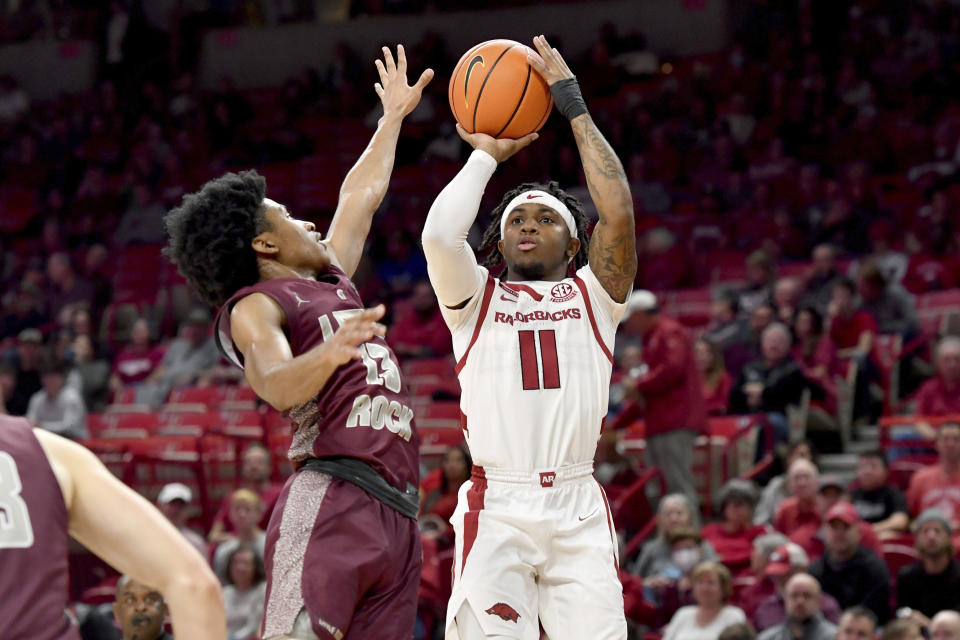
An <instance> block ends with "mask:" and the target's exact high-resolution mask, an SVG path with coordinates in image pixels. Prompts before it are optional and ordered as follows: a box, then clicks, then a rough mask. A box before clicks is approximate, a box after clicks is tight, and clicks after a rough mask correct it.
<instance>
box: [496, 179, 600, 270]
mask: <svg viewBox="0 0 960 640" xmlns="http://www.w3.org/2000/svg"><path fill="white" fill-rule="evenodd" d="M533 189H537V190H540V191H546V192H547V193H549V194H550V195H552V196H554V197H555V198H556V199H557V200H559V201H560V202H562V203H563V204H565V205H567V209H569V210H570V214H571V215H572V216H573V221H574V222H575V223H576V225H577V236H578V237H579V238H580V249H579V250H578V251H577V253H576V255H574V256H573V269H574V271H576V270H577V269H579V268H580V267H582V266H584V265H585V264H587V254H588V252H589V249H588V245H589V244H590V234H589V233H588V232H587V214H586V213H584V211H583V206H582V205H581V204H580V201H579V200H577V199H576V198H575V197H573V196H572V195H570V194H569V193H567V192H566V191H564V190H563V189H561V188H560V185H559V184H557V182H556V181H554V180H551V181H550V182H548V183H547V184H543V183H539V182H524V183H523V184H521V185H520V186H519V187H517V188H516V189H512V190H511V191H508V192H507V193H505V194H504V196H503V199H502V200H500V204H498V205H497V206H496V208H494V210H493V211H492V212H491V213H490V223H489V224H488V225H487V228H486V230H484V232H483V239H482V240H481V241H480V247H479V248H478V252H479V253H480V255H482V256H483V260H482V262H483V266H485V267H496V266H499V265H500V264H502V263H503V254H501V253H500V249H499V247H497V242H498V241H499V240H500V218H502V217H503V210H504V208H505V207H506V206H507V205H508V204H509V203H510V201H511V200H513V199H514V198H516V197H517V196H518V195H520V194H521V193H523V192H524V191H531V190H533ZM504 273H506V272H504Z"/></svg>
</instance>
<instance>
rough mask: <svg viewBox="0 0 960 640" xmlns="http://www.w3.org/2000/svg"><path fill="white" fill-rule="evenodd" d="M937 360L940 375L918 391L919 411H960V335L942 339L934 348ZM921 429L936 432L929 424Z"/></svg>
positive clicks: (924, 413) (922, 413) (932, 413)
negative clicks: (959, 336)
mask: <svg viewBox="0 0 960 640" xmlns="http://www.w3.org/2000/svg"><path fill="white" fill-rule="evenodd" d="M934 363H935V366H936V372H937V373H936V376H934V377H933V378H931V379H930V380H927V381H926V382H924V383H923V385H921V387H920V390H919V391H918V392H917V398H916V401H917V405H916V413H917V415H920V416H945V415H951V414H960V338H958V337H956V336H947V337H945V338H943V339H941V340H940V342H939V343H938V344H937V347H936V350H935V351H934ZM920 430H921V432H922V434H923V435H924V436H927V437H932V436H933V434H934V431H933V429H932V428H930V426H929V425H926V428H923V427H921V428H920Z"/></svg>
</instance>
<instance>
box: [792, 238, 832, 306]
mask: <svg viewBox="0 0 960 640" xmlns="http://www.w3.org/2000/svg"><path fill="white" fill-rule="evenodd" d="M840 277H841V276H840V271H839V269H838V268H837V250H836V249H835V248H834V247H833V246H831V245H829V244H820V245H817V246H816V248H814V250H813V256H812V263H811V265H810V270H809V271H808V272H807V275H806V279H805V282H804V294H803V298H802V300H801V304H802V305H803V306H810V307H813V308H814V309H816V310H817V311H818V312H820V315H826V313H827V306H828V305H829V304H830V300H831V299H832V297H833V285H834V284H835V283H836V281H837V280H838V279H839V278H840Z"/></svg>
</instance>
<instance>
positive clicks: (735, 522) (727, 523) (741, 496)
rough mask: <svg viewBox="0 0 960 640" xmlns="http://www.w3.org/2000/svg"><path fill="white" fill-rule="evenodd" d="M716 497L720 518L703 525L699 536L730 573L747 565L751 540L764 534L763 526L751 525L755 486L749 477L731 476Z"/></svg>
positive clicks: (751, 551) (735, 572)
mask: <svg viewBox="0 0 960 640" xmlns="http://www.w3.org/2000/svg"><path fill="white" fill-rule="evenodd" d="M718 498H719V503H720V516H721V518H722V519H721V521H720V522H711V523H710V524H707V525H705V526H704V527H703V530H702V532H701V535H702V536H703V539H704V540H706V541H707V542H709V543H710V544H711V545H712V546H713V548H714V550H715V551H716V552H717V554H718V555H719V556H720V561H721V562H723V564H725V565H726V566H727V568H728V569H730V572H731V573H732V574H734V575H738V574H739V573H741V572H743V571H745V570H746V569H748V568H749V566H750V558H751V556H752V555H753V541H754V540H755V539H756V538H757V537H758V536H760V535H763V534H764V533H766V529H765V528H764V527H762V526H758V525H755V524H753V506H754V505H755V504H756V503H757V488H756V487H755V486H754V484H753V483H752V482H750V481H749V480H741V479H739V478H734V479H733V480H730V481H729V482H728V483H727V484H725V485H723V487H721V489H720V493H719V496H718Z"/></svg>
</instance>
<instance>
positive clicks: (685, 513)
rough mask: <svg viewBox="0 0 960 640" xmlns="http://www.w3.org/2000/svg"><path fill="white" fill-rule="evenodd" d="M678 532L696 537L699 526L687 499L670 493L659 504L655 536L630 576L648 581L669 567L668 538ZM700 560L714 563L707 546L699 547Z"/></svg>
mask: <svg viewBox="0 0 960 640" xmlns="http://www.w3.org/2000/svg"><path fill="white" fill-rule="evenodd" d="M678 529H693V530H694V531H696V532H697V533H698V535H699V531H700V522H699V520H698V518H697V514H696V511H695V510H694V508H693V505H692V504H691V503H690V499H689V498H687V497H686V496H685V495H683V494H680V493H671V494H670V495H667V496H665V497H664V498H663V499H662V500H660V506H659V507H658V508H657V535H656V537H655V538H653V539H652V540H650V541H649V542H647V543H646V544H645V545H644V546H643V549H642V550H641V551H640V558H639V559H638V560H637V562H636V563H635V564H634V566H633V568H632V569H633V570H632V571H631V573H634V574H636V575H638V576H640V577H641V578H649V577H651V576H654V575H655V574H657V573H659V572H660V571H661V569H662V568H663V567H664V566H666V565H668V564H670V562H671V553H672V550H671V548H670V543H669V541H668V539H667V538H668V536H669V535H670V534H671V533H672V532H674V531H677V530H678ZM700 559H701V560H716V559H717V554H716V552H715V551H714V550H713V547H712V546H710V543H708V542H703V543H701V544H700Z"/></svg>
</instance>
